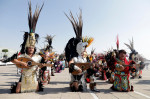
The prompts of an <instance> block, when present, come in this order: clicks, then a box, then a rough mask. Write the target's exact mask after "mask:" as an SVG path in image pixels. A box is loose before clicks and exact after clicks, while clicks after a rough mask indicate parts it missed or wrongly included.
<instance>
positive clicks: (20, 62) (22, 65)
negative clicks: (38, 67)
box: [11, 59, 28, 68]
mask: <svg viewBox="0 0 150 99" xmlns="http://www.w3.org/2000/svg"><path fill="white" fill-rule="evenodd" d="M11 62H12V63H14V64H20V65H21V66H20V65H18V66H17V67H19V68H28V66H27V63H25V62H22V61H19V60H17V59H14V60H13V61H11Z"/></svg>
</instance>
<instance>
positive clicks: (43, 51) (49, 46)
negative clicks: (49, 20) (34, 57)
mask: <svg viewBox="0 0 150 99" xmlns="http://www.w3.org/2000/svg"><path fill="white" fill-rule="evenodd" d="M53 37H54V36H51V35H47V36H46V37H45V42H47V43H48V44H47V45H46V47H45V48H43V49H40V55H45V54H47V52H48V54H49V55H53V54H54V52H52V48H53V47H52V40H53ZM52 53H53V54H52Z"/></svg>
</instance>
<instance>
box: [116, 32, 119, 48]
mask: <svg viewBox="0 0 150 99" xmlns="http://www.w3.org/2000/svg"><path fill="white" fill-rule="evenodd" d="M116 45H117V50H119V38H118V35H117V42H116Z"/></svg>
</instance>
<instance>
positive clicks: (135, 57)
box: [124, 38, 145, 69]
mask: <svg viewBox="0 0 150 99" xmlns="http://www.w3.org/2000/svg"><path fill="white" fill-rule="evenodd" d="M129 42H130V44H126V43H124V44H125V45H126V46H127V47H128V48H129V49H130V50H131V53H130V55H129V59H130V60H133V61H135V62H137V61H138V62H139V61H140V67H137V68H140V69H143V68H144V67H145V64H144V58H143V57H142V56H141V55H140V54H138V52H137V51H136V50H135V49H134V42H133V38H132V41H131V40H129Z"/></svg>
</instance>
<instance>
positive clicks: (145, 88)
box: [0, 65, 150, 99]
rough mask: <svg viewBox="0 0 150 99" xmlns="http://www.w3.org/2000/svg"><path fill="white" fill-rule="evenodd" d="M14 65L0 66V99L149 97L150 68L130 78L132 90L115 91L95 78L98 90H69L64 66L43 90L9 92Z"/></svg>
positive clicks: (14, 73)
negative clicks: (137, 76) (140, 77)
mask: <svg viewBox="0 0 150 99" xmlns="http://www.w3.org/2000/svg"><path fill="white" fill-rule="evenodd" d="M18 79H19V75H17V69H16V66H15V65H9V66H0V99H147V98H150V69H147V68H146V69H144V70H143V78H142V79H138V78H136V79H132V80H131V83H132V84H133V86H134V90H135V91H134V92H115V91H112V90H111V89H110V87H111V86H112V84H109V83H108V82H107V81H103V80H97V89H100V92H91V91H89V90H88V92H71V91H70V88H69V81H70V75H69V73H68V69H67V68H66V69H65V70H64V71H62V72H61V73H55V76H52V77H51V82H50V84H48V85H45V87H44V91H43V92H32V93H19V94H10V90H9V89H10V85H11V83H13V82H15V81H18Z"/></svg>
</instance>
